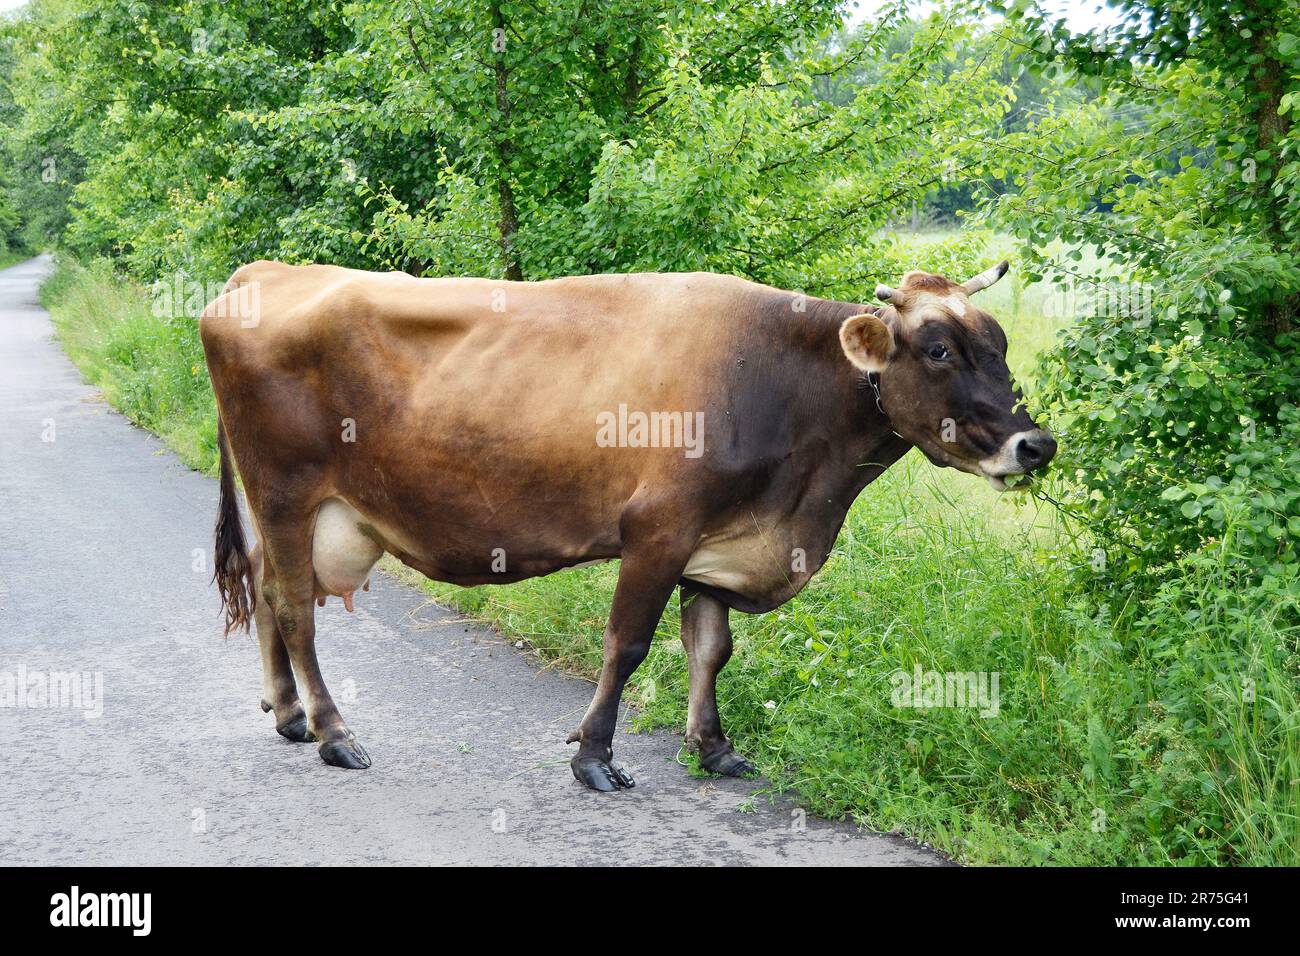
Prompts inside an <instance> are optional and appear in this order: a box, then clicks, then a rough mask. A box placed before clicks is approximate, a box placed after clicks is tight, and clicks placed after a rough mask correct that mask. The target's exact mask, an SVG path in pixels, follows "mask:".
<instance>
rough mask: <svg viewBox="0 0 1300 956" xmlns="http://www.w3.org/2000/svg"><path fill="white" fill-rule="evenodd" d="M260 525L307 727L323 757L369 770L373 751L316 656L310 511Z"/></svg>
mask: <svg viewBox="0 0 1300 956" xmlns="http://www.w3.org/2000/svg"><path fill="white" fill-rule="evenodd" d="M259 525H260V526H261V527H263V530H264V531H265V532H266V539H265V548H266V558H267V561H268V562H269V568H268V572H269V573H268V580H267V582H266V586H265V588H264V590H265V592H266V598H267V603H268V604H269V605H270V608H271V613H272V614H273V615H274V616H275V622H276V625H277V626H278V628H279V632H280V637H281V638H282V639H283V641H284V647H285V649H286V651H288V654H289V659H290V661H292V663H293V670H294V673H295V674H296V675H297V678H298V685H299V688H300V689H301V690H302V693H303V703H304V704H305V707H306V712H307V729H308V730H309V731H310V733H311V734H312V735H313V736H314V737H315V738H316V740H318V741H320V747H319V748H318V749H319V752H320V755H321V759H322V760H324V761H325V762H326V763H327V764H330V765H331V766H334V767H344V768H347V769H349V770H364V769H366V768H367V767H369V766H370V755H369V754H367V753H366V750H365V748H364V747H362V746H361V743H360V742H359V741H358V740H357V739H356V737H354V736H353V735H352V731H350V730H348V727H347V724H345V723H344V722H343V715H342V714H340V713H339V709H338V707H336V706H335V704H334V699H333V698H332V697H330V692H329V690H328V689H327V688H326V687H325V678H324V677H323V676H322V675H321V670H320V662H319V661H318V660H317V659H316V614H315V611H316V601H315V597H316V586H315V583H316V578H315V573H314V571H313V569H312V561H311V555H312V547H311V536H312V521H311V517H310V513H309V515H308V517H307V518H306V519H304V520H302V521H301V522H294V523H292V524H287V525H284V524H282V525H278V526H274V525H273V526H267V525H265V524H264V523H262V522H259Z"/></svg>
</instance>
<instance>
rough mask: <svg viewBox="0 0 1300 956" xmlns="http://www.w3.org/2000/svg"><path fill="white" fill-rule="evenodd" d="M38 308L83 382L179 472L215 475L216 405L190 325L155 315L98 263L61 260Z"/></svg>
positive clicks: (139, 293) (142, 293)
mask: <svg viewBox="0 0 1300 956" xmlns="http://www.w3.org/2000/svg"><path fill="white" fill-rule="evenodd" d="M41 302H42V304H43V305H45V307H46V308H47V309H49V310H50V315H51V316H52V318H53V320H54V327H55V329H56V330H57V332H58V335H59V340H60V341H61V342H62V343H63V348H64V350H65V351H66V352H67V353H68V356H69V357H70V358H71V359H72V360H73V362H75V363H76V364H77V366H78V367H79V368H80V369H81V373H82V375H83V376H85V379H86V381H88V382H90V383H91V384H92V385H95V386H97V387H98V388H99V389H100V390H101V391H102V392H103V393H104V397H105V398H106V399H107V400H108V402H109V403H110V404H112V405H113V407H114V408H116V409H117V410H118V411H120V412H121V413H122V414H123V415H125V416H126V417H127V418H129V419H131V421H133V422H135V423H136V424H137V425H139V426H141V427H142V428H147V429H149V430H150V431H152V432H154V433H155V434H157V435H158V437H160V438H161V439H162V440H163V441H165V442H166V443H167V445H168V446H169V447H171V448H172V449H173V450H175V452H176V453H177V454H178V455H179V456H180V458H181V460H182V461H184V462H185V464H187V465H189V466H190V467H191V468H197V469H199V470H201V471H205V472H207V473H208V474H215V473H216V467H217V445H216V403H215V401H214V399H213V397H212V386H211V384H210V383H209V381H208V372H207V367H206V365H205V364H204V361H203V346H202V344H201V343H200V342H199V336H198V326H197V323H196V321H195V319H194V317H192V316H188V317H187V316H157V315H155V314H154V310H153V304H152V300H151V298H150V296H149V294H148V290H146V289H145V288H143V287H141V286H139V285H136V284H134V283H130V282H125V281H123V280H122V279H121V278H120V277H118V276H116V275H115V274H114V273H113V272H112V270H111V269H110V268H109V266H108V264H107V263H102V262H101V263H96V264H93V265H92V266H91V267H90V268H84V269H83V268H81V267H80V266H78V265H76V264H75V263H71V262H67V261H63V260H61V261H60V263H59V268H58V270H57V271H56V273H55V274H54V276H53V277H51V279H50V280H49V281H48V282H46V283H45V285H44V287H43V288H42V289H41Z"/></svg>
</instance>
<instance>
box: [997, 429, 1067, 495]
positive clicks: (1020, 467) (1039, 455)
mask: <svg viewBox="0 0 1300 956" xmlns="http://www.w3.org/2000/svg"><path fill="white" fill-rule="evenodd" d="M1055 454H1056V439H1054V438H1053V437H1052V435H1051V433H1050V432H1047V431H1044V430H1043V429H1041V428H1033V429H1027V430H1025V431H1018V432H1016V433H1015V434H1014V435H1011V436H1010V437H1009V438H1007V440H1006V441H1004V442H1003V443H1002V447H1001V448H999V449H998V450H997V451H996V452H994V453H993V454H992V455H990V456H989V457H987V458H985V459H984V460H982V461H981V462H980V463H979V471H980V474H982V475H983V476H984V477H985V478H987V479H988V482H989V484H990V485H992V486H993V489H994V490H995V491H1011V490H1013V489H1024V488H1025V487H1027V486H1028V485H1029V483H1030V481H1031V480H1032V476H1033V473H1034V472H1036V471H1041V470H1042V469H1044V468H1046V467H1047V463H1048V462H1050V461H1051V460H1052V458H1053V456H1054V455H1055Z"/></svg>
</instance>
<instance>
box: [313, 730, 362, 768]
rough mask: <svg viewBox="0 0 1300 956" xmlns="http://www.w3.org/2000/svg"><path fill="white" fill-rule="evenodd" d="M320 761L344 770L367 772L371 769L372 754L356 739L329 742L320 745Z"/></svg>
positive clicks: (349, 738)
mask: <svg viewBox="0 0 1300 956" xmlns="http://www.w3.org/2000/svg"><path fill="white" fill-rule="evenodd" d="M320 759H321V760H324V761H325V762H326V763H327V764H329V765H330V766H331V767H342V768H343V769H344V770H366V769H368V768H369V767H370V754H368V753H366V748H365V747H363V746H361V742H360V741H359V740H357V738H355V737H348V738H347V739H346V740H327V741H325V742H324V743H323V744H321V745H320Z"/></svg>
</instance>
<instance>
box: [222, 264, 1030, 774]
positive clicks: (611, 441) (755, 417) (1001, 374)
mask: <svg viewBox="0 0 1300 956" xmlns="http://www.w3.org/2000/svg"><path fill="white" fill-rule="evenodd" d="M1005 271H1006V263H1005V262H1004V263H1001V264H1000V265H998V266H996V267H995V268H993V269H990V270H989V271H988V272H986V273H984V274H982V275H980V276H977V277H976V278H974V279H972V280H970V281H968V282H966V283H963V284H961V285H958V284H956V283H953V282H949V281H948V280H947V279H944V278H942V277H940V276H935V275H929V274H926V273H909V274H908V275H907V276H906V277H905V278H904V280H903V283H902V285H901V286H900V287H899V288H898V289H890V288H888V287H885V286H881V287H879V288H878V289H877V290H876V291H877V296H878V297H879V298H880V299H882V300H883V301H884V302H885V303H886V305H885V306H884V307H883V308H882V307H876V308H869V307H865V306H862V305H853V304H850V303H845V302H832V301H826V300H822V299H814V298H806V297H804V296H802V295H798V294H796V293H791V292H783V291H780V290H778V289H774V288H770V287H767V286H763V285H757V284H755V283H752V282H748V281H745V280H743V279H738V278H733V277H730V276H722V275H712V274H708V273H692V274H671V275H661V274H639V275H599V276H583V277H575V278H565V279H552V280H548V281H545V282H530V283H523V282H506V281H499V280H492V279H416V278H412V277H411V276H409V275H405V274H402V273H388V274H374V273H368V272H360V271H355V270H351V269H342V268H337V267H333V266H320V265H313V266H290V265H284V264H281V263H276V262H255V263H253V264H251V265H248V266H244V267H243V268H241V269H239V270H238V271H237V272H236V273H235V274H234V276H232V277H231V279H230V281H229V282H228V283H227V285H226V291H225V293H224V294H223V295H222V296H221V297H220V298H218V299H217V300H215V301H214V302H213V303H211V304H210V305H209V306H208V308H207V309H205V310H204V314H203V317H202V322H201V332H202V338H203V347H204V350H205V352H206V354H207V362H208V369H209V372H210V374H211V376H212V386H213V390H214V392H215V393H216V398H217V406H218V409H219V413H220V419H219V425H218V436H219V442H220V448H221V503H220V513H219V516H218V520H217V535H216V537H217V548H216V551H217V553H216V568H217V571H216V580H217V582H218V585H219V587H220V590H221V595H222V600H223V606H224V607H225V608H226V615H227V631H229V630H230V629H231V628H232V627H243V628H247V627H248V625H249V620H250V617H252V618H253V619H255V620H256V622H257V636H258V641H259V643H260V645H261V650H262V662H263V672H264V700H263V707H264V708H265V709H267V710H274V711H275V719H276V729H277V730H278V731H279V732H280V733H281V734H283V735H284V736H286V737H289V738H290V739H293V740H299V741H310V740H315V741H319V743H320V754H321V756H322V757H323V758H324V760H325V761H326V762H327V763H330V764H333V765H335V766H339V767H350V768H364V767H368V766H369V765H370V758H369V756H368V755H367V754H366V752H365V750H364V749H363V748H362V747H361V745H360V743H359V742H358V741H357V740H356V739H355V738H354V737H353V735H352V733H351V732H350V731H349V730H348V728H347V726H346V725H345V724H344V722H343V718H342V716H340V714H339V711H338V709H337V708H336V707H335V705H334V702H333V700H331V698H330V695H329V692H328V691H327V690H326V688H325V684H324V681H323V680H322V679H321V672H320V668H319V666H318V664H317V660H316V651H315V645H314V636H315V624H314V617H313V612H314V602H315V601H316V600H317V599H319V598H323V597H324V596H325V595H339V596H342V597H343V598H344V599H345V601H347V602H348V604H349V606H351V602H352V599H353V592H354V591H356V590H357V589H358V588H360V587H363V585H364V583H365V581H366V580H367V577H368V575H369V574H370V571H371V568H372V566H373V564H374V562H375V561H376V560H377V559H378V558H379V556H380V555H381V554H382V553H383V552H384V551H387V552H389V553H390V554H392V555H394V556H396V557H397V558H398V559H399V560H401V561H402V562H403V563H405V564H407V565H409V566H410V567H412V568H414V569H416V570H417V571H420V572H421V573H423V574H425V575H427V576H428V577H430V578H433V579H436V580H439V581H449V582H452V583H455V584H462V585H476V584H487V583H505V582H510V581H518V580H521V579H523V578H528V577H533V576H536V575H542V574H550V573H551V572H552V571H558V570H560V569H561V568H566V567H572V566H574V565H577V564H581V563H584V562H589V561H598V560H605V559H611V558H620V559H621V561H622V564H621V567H620V570H619V576H618V584H617V587H616V588H615V591H614V600H613V605H612V607H611V608H610V613H609V621H608V624H607V625H606V628H605V638H604V641H605V653H604V665H603V668H602V670H601V675H600V682H599V685H598V687H597V689H596V694H595V698H594V700H593V701H592V703H591V707H590V708H589V709H588V711H587V714H586V716H585V717H584V718H583V720H582V723H581V724H580V726H579V727H578V728H577V730H575V731H574V733H573V735H572V736H571V737H570V740H571V741H577V742H578V744H579V747H578V752H577V754H576V755H575V756H574V758H573V762H572V766H573V772H574V775H575V776H576V777H577V778H578V779H579V780H580V781H582V782H583V783H585V784H586V785H587V786H589V787H593V788H595V789H597V790H614V789H617V788H619V787H630V786H632V783H633V782H632V778H631V777H630V776H629V775H628V773H627V771H626V769H625V768H623V767H622V766H621V765H620V764H619V763H617V762H616V761H615V760H614V759H613V752H612V750H611V746H610V745H611V741H612V737H613V732H614V724H615V718H616V715H617V710H618V703H619V697H620V695H621V693H622V691H623V686H624V684H625V682H626V681H627V679H628V677H629V676H630V675H631V673H632V672H633V671H634V670H635V669H636V667H637V665H639V664H640V663H641V661H642V660H643V659H644V658H645V656H646V653H647V651H648V650H649V647H650V639H651V636H652V635H653V634H654V630H655V626H656V624H657V622H658V620H659V617H660V614H661V613H662V612H663V609H664V607H665V605H666V603H667V601H668V599H669V598H670V596H671V595H672V591H673V589H674V588H676V587H678V586H679V585H680V586H681V589H682V593H681V604H682V642H683V643H684V644H685V646H686V651H687V655H688V661H689V670H690V684H691V686H690V706H689V712H688V717H687V725H686V742H687V745H688V746H689V747H691V748H694V749H697V750H698V751H699V754H700V762H701V763H702V764H703V766H705V767H706V768H708V769H710V770H713V771H716V772H719V773H724V774H733V775H737V774H746V773H749V772H751V771H752V769H753V768H752V767H751V766H750V764H749V762H748V761H746V760H745V759H744V758H743V757H741V756H740V755H739V754H737V753H736V752H735V751H734V750H733V749H732V747H731V743H730V742H729V741H728V740H727V737H726V735H725V734H724V733H723V731H722V725H721V722H720V721H719V718H718V708H717V702H716V700H715V691H714V687H715V681H716V679H717V675H718V672H719V670H720V669H721V668H722V666H723V665H724V664H726V662H727V659H728V658H729V657H730V655H731V632H730V629H729V627H728V623H727V616H728V611H729V609H730V608H735V609H737V610H740V611H746V612H750V613H759V612H763V611H767V610H770V609H772V608H775V607H777V606H778V605H780V604H782V603H783V602H785V601H788V600H789V599H790V598H791V597H793V596H794V595H795V594H797V593H799V591H800V589H802V588H803V586H804V585H805V584H807V583H808V580H809V578H811V577H812V575H813V574H814V573H816V571H817V570H818V569H819V568H820V567H821V565H822V563H823V562H824V561H825V560H826V557H827V555H828V554H829V553H830V550H831V547H832V545H833V544H834V542H835V537H836V535H837V534H838V532H839V529H840V526H841V524H842V523H843V521H844V516H845V514H846V512H847V511H848V509H849V506H850V505H851V504H852V503H853V500H854V498H856V497H857V495H858V493H859V492H861V491H862V489H863V488H864V487H865V486H866V485H867V484H868V483H869V482H871V481H872V480H874V479H875V478H877V477H878V476H879V475H880V474H881V473H883V472H884V470H885V469H886V468H888V467H889V466H890V465H891V464H893V463H894V462H895V461H897V460H898V459H899V457H901V456H902V455H903V454H904V453H905V452H906V451H907V450H908V449H909V448H911V447H912V446H913V445H915V446H917V447H919V448H920V449H921V450H922V451H923V452H924V453H925V455H926V456H927V457H929V458H930V459H931V461H933V462H935V463H936V464H940V465H946V466H951V467H955V468H959V469H962V470H964V471H968V472H971V473H974V474H979V475H983V476H985V477H986V478H987V479H988V480H989V481H990V482H991V483H992V484H993V485H994V486H995V487H998V488H1000V489H1001V488H1005V487H1006V486H1007V479H1008V478H1009V477H1010V476H1012V475H1022V474H1027V473H1028V472H1031V471H1033V470H1035V469H1038V468H1041V467H1043V466H1044V465H1046V464H1047V462H1048V461H1049V460H1050V459H1051V457H1052V455H1053V454H1054V452H1055V449H1056V443H1055V441H1053V439H1052V437H1051V436H1050V435H1049V434H1048V433H1047V432H1045V431H1043V430H1041V429H1039V428H1038V427H1037V426H1036V425H1035V424H1034V423H1033V421H1032V420H1031V419H1030V418H1029V416H1028V414H1027V413H1026V412H1025V410H1024V409H1023V408H1022V407H1020V399H1019V392H1018V391H1016V390H1015V388H1014V387H1013V385H1012V382H1011V377H1010V374H1009V372H1008V370H1007V365H1006V361H1005V358H1004V355H1005V352H1006V337H1005V336H1004V334H1003V332H1002V329H1001V328H1000V327H999V326H998V324H997V322H995V321H994V320H993V319H992V318H991V317H989V316H988V315H987V314H985V313H984V312H981V311H980V310H979V309H978V308H976V307H975V306H974V305H972V304H971V301H970V299H969V296H970V295H971V294H973V293H974V292H977V291H979V290H980V289H982V288H984V287H986V286H987V285H989V284H991V283H992V282H994V281H996V280H997V279H998V278H1000V277H1001V276H1002V274H1003V273H1004V272H1005ZM232 454H233V461H232ZM234 463H238V468H239V472H240V473H241V474H242V476H243V479H244V487H245V490H246V493H247V498H248V505H249V510H250V512H251V519H252V523H253V526H254V529H255V531H256V535H257V538H258V542H259V544H258V546H257V547H255V548H254V549H253V551H252V552H251V553H248V552H247V551H246V549H245V545H244V538H243V532H242V529H241V526H240V520H239V512H238V507H237V503H236V502H237V499H236V496H235V488H234V480H233V474H232V465H233V464H234ZM295 674H296V676H297V681H296V682H295V679H294V678H295ZM299 687H301V689H302V691H303V699H302V701H300V700H299V697H298V688H299Z"/></svg>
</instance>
